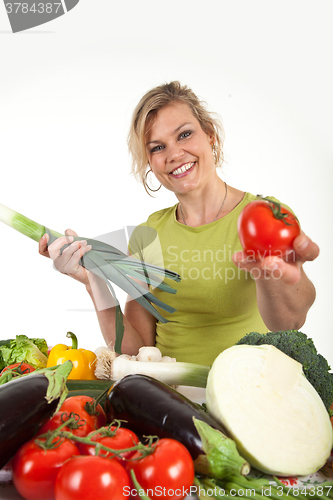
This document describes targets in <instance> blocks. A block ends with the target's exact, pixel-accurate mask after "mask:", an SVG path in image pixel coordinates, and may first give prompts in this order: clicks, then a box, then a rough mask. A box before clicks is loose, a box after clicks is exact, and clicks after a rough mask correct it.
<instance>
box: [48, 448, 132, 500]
mask: <svg viewBox="0 0 333 500" xmlns="http://www.w3.org/2000/svg"><path fill="white" fill-rule="evenodd" d="M129 490H130V479H129V475H128V473H127V472H126V470H125V468H124V467H122V466H121V465H120V464H119V462H117V460H114V459H113V458H111V459H110V458H103V457H99V456H97V455H95V456H92V455H85V456H80V457H73V458H72V459H71V460H68V461H67V462H66V463H65V464H64V465H63V466H62V467H61V470H60V472H59V474H58V476H57V479H56V483H55V500H96V499H107V498H110V499H112V500H124V498H126V496H125V492H126V491H129ZM127 498H128V497H127Z"/></svg>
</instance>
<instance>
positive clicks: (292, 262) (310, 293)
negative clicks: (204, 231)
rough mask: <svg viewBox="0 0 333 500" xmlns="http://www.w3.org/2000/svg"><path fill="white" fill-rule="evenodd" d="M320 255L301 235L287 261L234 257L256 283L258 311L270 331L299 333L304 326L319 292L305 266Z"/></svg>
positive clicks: (235, 261) (244, 255)
mask: <svg viewBox="0 0 333 500" xmlns="http://www.w3.org/2000/svg"><path fill="white" fill-rule="evenodd" d="M318 254H319V248H318V246H317V245H316V244H315V243H314V242H313V241H311V240H310V238H308V237H307V236H306V235H305V234H304V233H302V234H301V235H300V236H298V237H297V238H295V241H294V253H293V254H291V255H289V256H288V257H289V258H288V259H287V258H286V259H285V260H282V259H280V258H278V257H273V256H270V257H265V258H264V259H263V260H262V261H260V262H259V261H255V262H253V260H251V261H249V260H247V256H246V254H245V253H244V252H237V253H236V254H235V255H234V257H233V258H234V263H235V264H236V265H238V266H239V267H240V268H241V269H243V270H246V271H249V272H250V273H251V274H252V276H253V278H254V279H255V280H256V288H257V303H258V309H259V312H260V314H261V317H262V319H263V321H264V323H265V325H266V326H267V328H269V329H270V330H271V331H277V330H286V329H296V330H298V329H299V328H301V327H302V325H303V324H304V322H305V320H306V315H307V312H308V310H309V309H310V307H311V305H312V304H313V302H314V300H315V296H316V292H315V287H314V285H313V284H312V282H311V281H310V280H309V278H308V277H307V276H306V274H305V272H304V270H303V263H304V262H306V261H311V260H314V259H315V258H316V257H317V256H318Z"/></svg>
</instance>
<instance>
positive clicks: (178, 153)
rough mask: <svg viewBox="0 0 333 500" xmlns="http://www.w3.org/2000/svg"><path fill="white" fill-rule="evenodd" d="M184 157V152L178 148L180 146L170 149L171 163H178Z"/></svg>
mask: <svg viewBox="0 0 333 500" xmlns="http://www.w3.org/2000/svg"><path fill="white" fill-rule="evenodd" d="M182 156H184V150H183V149H182V148H181V147H180V146H178V144H177V145H174V146H172V147H170V149H169V159H170V160H171V161H177V160H179V159H180V158H181V157H182Z"/></svg>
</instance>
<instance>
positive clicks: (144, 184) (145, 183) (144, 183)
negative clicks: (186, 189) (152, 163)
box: [143, 168, 162, 196]
mask: <svg viewBox="0 0 333 500" xmlns="http://www.w3.org/2000/svg"><path fill="white" fill-rule="evenodd" d="M150 172H152V169H151V168H150V169H149V170H147V172H146V175H145V178H144V182H143V186H144V188H145V190H146V191H147V193H148V189H149V191H152V193H156V192H157V191H159V190H160V189H161V187H162V184H160V186H159V187H158V188H157V189H152V188H150V187H149V186H148V182H147V177H148V174H149V173H150ZM148 194H149V195H150V193H148ZM150 196H151V195H150Z"/></svg>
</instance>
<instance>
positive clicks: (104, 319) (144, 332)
mask: <svg viewBox="0 0 333 500" xmlns="http://www.w3.org/2000/svg"><path fill="white" fill-rule="evenodd" d="M73 236H77V235H76V233H75V232H74V231H71V230H67V231H66V236H62V237H61V238H58V239H57V240H56V241H55V242H53V243H52V244H51V245H50V246H49V247H48V245H47V244H48V239H49V237H48V235H47V234H46V235H44V236H43V237H42V238H41V240H40V242H39V253H40V254H41V255H44V256H45V257H49V258H51V259H52V260H53V263H54V266H55V268H56V269H57V270H58V271H59V272H61V273H63V274H67V275H68V276H70V277H71V278H74V279H75V280H77V281H79V282H80V283H82V284H84V285H85V287H86V290H87V291H88V293H89V295H90V297H91V299H92V301H93V304H94V307H95V310H96V314H97V318H98V322H99V325H100V328H101V332H102V335H103V337H104V340H105V342H106V344H107V345H110V346H111V345H114V342H115V307H114V306H115V302H114V299H113V297H112V295H111V293H110V290H109V289H108V286H107V284H106V283H105V281H104V280H103V279H101V278H99V277H97V276H96V275H95V274H93V273H92V272H90V271H87V270H86V269H85V268H83V267H82V266H81V265H80V259H81V257H82V256H83V255H84V254H85V253H86V252H88V251H89V250H90V249H91V247H90V246H89V245H87V242H86V241H84V240H83V241H80V242H73ZM65 244H69V246H68V247H67V248H66V249H65V250H64V251H63V252H62V254H61V253H60V250H61V248H62V247H63V246H64V245H65ZM141 284H142V283H141ZM142 286H146V285H145V284H142ZM123 319H124V327H125V331H124V338H123V342H122V346H121V349H122V352H123V353H124V354H131V355H136V354H137V353H138V350H139V348H140V347H142V346H144V345H154V344H155V334H156V319H155V318H154V316H152V315H151V314H150V313H149V312H148V311H146V309H144V308H143V307H142V306H141V305H140V304H138V303H137V302H136V301H135V300H132V299H131V298H128V300H127V303H126V307H125V314H124V315H123Z"/></svg>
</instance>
